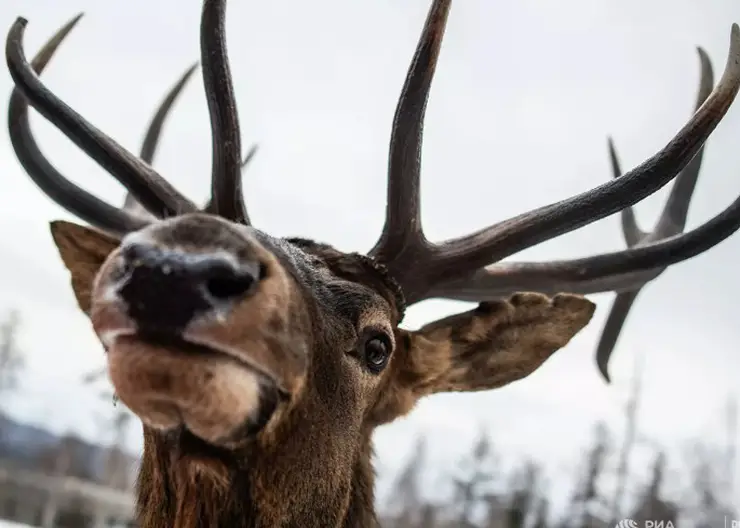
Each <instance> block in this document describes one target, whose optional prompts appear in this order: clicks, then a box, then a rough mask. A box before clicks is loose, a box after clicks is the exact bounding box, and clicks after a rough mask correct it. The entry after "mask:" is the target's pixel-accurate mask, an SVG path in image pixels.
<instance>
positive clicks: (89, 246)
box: [49, 220, 121, 314]
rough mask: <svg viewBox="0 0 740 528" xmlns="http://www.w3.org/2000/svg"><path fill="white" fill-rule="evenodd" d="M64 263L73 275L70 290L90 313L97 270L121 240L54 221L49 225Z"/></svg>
mask: <svg viewBox="0 0 740 528" xmlns="http://www.w3.org/2000/svg"><path fill="white" fill-rule="evenodd" d="M49 227H50V229H51V236H52V238H53V239H54V243H55V244H56V246H57V249H58V250H59V255H60V256H61V257H62V261H63V262H64V265H65V266H66V267H67V269H68V270H69V273H70V274H71V275H72V289H73V290H74V293H75V297H76V298H77V304H78V305H79V306H80V309H82V311H83V312H85V313H86V314H89V313H90V294H91V292H92V286H93V281H94V280H95V276H96V275H97V274H98V270H100V267H101V266H102V265H103V263H104V262H105V259H106V258H108V255H110V254H111V252H112V251H113V250H115V249H116V248H117V247H118V246H119V244H120V243H121V241H120V240H119V239H117V238H115V237H113V236H111V235H106V234H105V233H102V232H100V231H96V230H94V229H92V228H90V227H85V226H81V225H78V224H74V223H72V222H65V221H63V220H56V221H54V222H51V223H50V225H49Z"/></svg>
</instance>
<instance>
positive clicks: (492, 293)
mask: <svg viewBox="0 0 740 528" xmlns="http://www.w3.org/2000/svg"><path fill="white" fill-rule="evenodd" d="M450 3H451V0H436V1H435V2H434V3H433V5H432V8H431V10H430V12H429V15H428V17H427V21H426V24H425V26H424V29H423V31H422V36H421V39H420V42H419V45H418V47H417V49H416V53H415V55H414V58H413V60H412V64H411V67H410V69H409V72H408V76H407V77H406V82H405V84H404V87H403V90H402V93H401V96H400V100H399V103H398V106H397V108H396V115H395V118H394V121H393V129H392V135H391V143H390V160H389V168H388V202H387V203H388V205H387V209H386V221H385V225H384V227H383V232H382V234H381V236H380V239H379V240H378V242H377V244H376V245H375V247H374V248H373V249H372V250H371V254H372V255H373V256H375V257H376V258H377V259H378V260H380V261H381V262H383V263H385V264H386V266H387V267H388V268H389V270H390V272H391V273H392V274H393V276H394V277H395V278H396V279H397V280H398V281H399V283H400V284H401V286H402V288H403V290H404V292H405V294H406V297H407V299H408V301H409V303H414V302H418V301H421V300H423V299H427V298H431V297H443V298H450V299H459V300H466V301H475V302H480V301H484V300H490V299H495V298H498V297H500V296H502V295H507V294H509V293H510V292H512V291H514V290H534V291H542V292H558V291H569V292H575V293H592V292H600V291H611V290H633V289H634V288H635V286H639V285H641V284H644V283H645V282H646V281H647V280H650V279H651V278H654V277H655V276H656V274H657V273H659V272H660V270H661V269H664V268H665V267H666V266H669V265H670V264H673V263H676V262H680V261H682V260H686V259H687V258H690V257H692V256H695V255H697V254H699V253H701V252H703V251H706V250H707V249H709V248H711V247H712V246H714V245H715V244H717V243H719V242H720V241H722V240H724V239H725V238H726V237H728V236H729V235H730V234H732V233H733V232H735V231H736V230H737V229H738V228H739V227H740V200H738V201H736V202H734V203H733V204H732V205H731V206H730V207H728V208H727V209H726V210H725V211H723V212H722V213H720V214H719V215H718V216H716V217H715V218H713V219H712V220H710V221H709V222H706V223H705V224H703V225H702V226H700V227H698V228H696V229H694V230H692V231H690V232H688V233H685V234H683V235H676V236H667V237H663V238H661V239H660V240H651V243H650V244H647V243H644V244H640V245H636V246H635V247H632V248H630V249H628V250H626V251H621V252H618V253H611V254H604V255H597V256H593V257H588V258H583V259H576V260H570V261H553V262H547V263H518V262H504V263H498V264H494V265H490V263H492V262H496V261H499V260H501V259H503V258H505V257H508V256H510V255H513V254H515V253H517V252H519V251H521V250H523V249H526V248H528V247H531V246H533V245H535V244H538V243H540V242H543V241H545V240H548V239H550V238H553V237H556V236H558V235H561V234H564V233H567V232H570V231H573V230H575V229H577V228H579V227H582V226H585V225H587V224H590V223H592V222H595V221H596V220H599V219H601V218H604V217H606V216H608V215H610V214H613V213H615V212H618V211H620V210H622V209H624V208H625V207H628V206H630V205H633V204H635V203H637V202H638V201H640V200H642V199H643V198H645V197H647V196H649V195H650V194H652V193H654V192H655V191H657V190H658V189H660V188H661V187H663V186H664V185H666V184H667V183H668V182H669V181H670V180H672V179H673V178H674V177H675V176H676V175H677V174H678V173H679V172H681V171H682V170H683V169H684V168H685V167H686V166H687V165H688V164H689V162H690V161H691V160H692V158H694V157H695V156H696V155H697V153H698V152H699V151H700V149H701V147H702V145H703V144H704V142H705V141H706V139H707V138H708V137H709V135H710V134H711V132H712V131H714V129H715V127H716V126H717V124H718V123H719V122H720V120H721V119H722V117H723V116H724V115H725V113H726V112H727V110H728V108H729V107H730V105H731V103H732V102H733V100H734V98H735V96H736V94H737V91H738V87H740V29H739V28H738V26H737V24H733V26H732V31H731V36H730V51H729V56H728V59H727V65H726V67H725V71H724V74H723V76H722V79H721V80H720V82H719V84H718V85H717V87H716V88H715V89H714V90H713V91H712V93H711V95H709V97H707V99H706V101H705V102H704V104H702V105H701V106H700V108H699V109H698V110H697V111H696V113H695V114H694V115H693V116H692V118H691V119H690V120H689V122H688V123H687V124H686V125H685V126H684V127H683V128H682V129H681V130H680V131H679V132H678V134H676V136H675V137H674V138H673V139H672V140H671V141H670V142H669V143H668V144H667V145H666V146H665V148H663V149H662V150H661V151H660V152H658V153H657V154H656V155H654V156H652V157H651V158H649V159H648V160H647V161H645V162H644V163H642V164H641V165H639V166H638V167H636V168H635V169H633V170H631V171H629V172H627V173H625V174H624V175H622V176H620V177H619V178H615V179H613V180H612V181H609V182H607V183H605V184H602V185H600V186H598V187H596V188H594V189H591V190H590V191H587V192H584V193H582V194H579V195H577V196H574V197H571V198H568V199H565V200H562V201H560V202H557V203H553V204H550V205H547V206H544V207H540V208H539V209H535V210H533V211H529V212H527V213H523V214H521V215H519V216H516V217H514V218H510V219H508V220H505V221H503V222H499V223H497V224H494V225H492V226H490V227H488V228H486V229H483V230H481V231H478V232H476V233H473V234H471V235H467V236H464V237H460V238H457V239H452V240H447V241H445V242H441V243H439V244H432V243H431V242H429V241H428V240H427V239H426V237H425V236H424V233H423V230H422V226H421V221H420V200H419V177H420V158H421V143H422V123H423V118H424V112H425V108H426V101H427V98H428V95H429V90H430V86H431V81H432V77H433V73H434V70H435V66H436V63H437V57H438V55H439V51H440V46H441V42H442V36H443V33H444V29H445V24H446V21H447V15H448V12H449V8H450ZM690 170H691V169H688V172H690ZM682 186H683V185H682ZM674 201H675V200H674ZM661 232H662V231H661ZM486 265H489V266H488V267H484V266H486Z"/></svg>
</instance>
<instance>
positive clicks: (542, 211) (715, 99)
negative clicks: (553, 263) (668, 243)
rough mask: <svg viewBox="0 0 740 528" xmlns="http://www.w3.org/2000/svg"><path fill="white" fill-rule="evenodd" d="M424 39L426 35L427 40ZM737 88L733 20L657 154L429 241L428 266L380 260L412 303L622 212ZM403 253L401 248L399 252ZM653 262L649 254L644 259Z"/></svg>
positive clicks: (714, 120)
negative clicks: (478, 226)
mask: <svg viewBox="0 0 740 528" xmlns="http://www.w3.org/2000/svg"><path fill="white" fill-rule="evenodd" d="M436 5H437V4H435V6H436ZM433 9H434V8H433ZM425 29H426V28H425ZM424 38H425V35H423V36H422V41H423V39H424ZM738 88H740V27H738V25H737V24H733V25H732V31H731V36H730V50H729V53H728V57H727V63H726V67H725V71H724V74H723V75H722V79H721V80H720V82H719V84H718V85H717V87H716V89H715V90H714V91H713V92H712V94H711V95H710V96H709V98H708V99H707V100H706V102H705V103H704V104H703V105H702V106H701V108H699V110H698V111H697V112H696V113H695V114H694V115H693V116H692V118H691V119H690V120H689V122H688V123H687V124H686V125H685V126H684V127H683V128H682V129H681V130H680V131H679V132H678V133H677V134H676V136H675V137H674V138H673V139H672V140H671V141H670V142H669V143H668V144H667V145H666V147H664V148H663V149H662V150H661V151H660V152H658V153H657V154H656V155H654V156H652V157H651V158H649V159H648V160H647V161H645V162H644V163H642V164H641V165H639V166H638V167H636V168H635V169H633V170H632V171H630V172H628V173H626V174H625V175H623V176H621V177H619V178H615V179H613V180H611V181H609V182H607V183H604V184H602V185H600V186H598V187H596V188H593V189H591V190H590V191H586V192H584V193H581V194H579V195H576V196H573V197H571V198H568V199H565V200H562V201H560V202H556V203H553V204H550V205H547V206H544V207H540V208H538V209H535V210H532V211H529V212H527V213H524V214H521V215H519V216H516V217H514V218H510V219H508V220H505V221H503V222H500V223H498V224H494V225H493V226H490V227H488V228H486V229H483V230H480V231H478V232H476V233H473V234H471V235H468V236H464V237H460V238H457V239H453V240H448V241H445V242H443V243H441V244H436V245H433V246H432V245H427V246H426V247H425V248H424V253H425V254H424V255H423V257H424V258H423V260H424V261H425V262H423V263H424V264H425V267H424V268H421V266H414V265H412V264H414V261H417V260H422V259H419V252H418V251H417V252H411V253H407V254H405V255H401V257H402V258H399V257H395V258H393V259H389V260H386V258H383V259H381V260H382V261H384V263H385V264H386V265H387V266H388V268H389V269H390V271H391V273H392V274H393V275H394V276H395V277H396V279H397V280H398V281H399V283H401V285H402V287H403V288H404V291H405V293H406V296H407V299H408V300H409V302H416V301H418V300H420V299H423V298H425V297H427V296H428V295H427V294H428V293H429V291H430V290H432V289H433V288H434V287H435V285H437V284H439V283H443V282H449V281H454V280H456V279H458V278H461V277H466V276H469V275H470V274H471V273H475V271H476V270H477V269H479V268H480V267H481V266H485V265H486V264H487V263H490V262H495V261H497V260H501V259H503V258H505V257H507V256H509V255H512V254H514V253H516V252H518V251H521V250H523V249H525V248H527V247H530V246H532V245H535V244H538V243H540V242H543V241H545V240H548V239H550V238H553V237H556V236H558V235H561V234H564V233H567V232H570V231H573V230H575V229H578V228H580V227H583V226H585V225H588V224H590V223H592V222H595V221H597V220H600V219H601V218H604V217H606V216H608V215H610V214H613V213H615V212H617V211H620V210H622V209H624V208H625V207H626V206H629V205H632V204H634V203H636V202H638V201H640V200H642V199H643V198H645V197H647V196H648V195H650V194H652V193H654V192H655V191H657V190H658V189H660V188H661V187H663V186H664V185H666V184H667V183H668V182H669V181H670V180H672V179H673V178H674V177H675V176H676V175H677V174H678V173H679V172H680V171H681V170H682V169H683V168H684V167H685V166H686V165H687V164H688V163H689V162H690V161H691V159H692V158H693V157H694V155H695V154H696V153H697V152H698V150H699V149H700V148H701V147H702V145H703V144H704V142H705V141H706V139H707V138H708V137H709V135H710V134H711V132H713V131H714V129H715V128H716V126H717V124H718V123H719V122H720V120H721V119H722V118H723V117H724V115H725V113H726V112H727V110H728V109H729V107H730V105H731V104H732V102H733V100H734V99H735V96H736V95H737V92H738ZM389 209H390V207H389ZM401 253H402V252H401V251H396V254H399V255H400V254H401ZM376 254H377V255H381V254H382V252H381V251H377V252H376ZM648 255H650V254H648ZM641 258H645V257H641ZM649 261H650V259H647V258H645V260H643V261H642V262H649ZM638 268H639V267H638Z"/></svg>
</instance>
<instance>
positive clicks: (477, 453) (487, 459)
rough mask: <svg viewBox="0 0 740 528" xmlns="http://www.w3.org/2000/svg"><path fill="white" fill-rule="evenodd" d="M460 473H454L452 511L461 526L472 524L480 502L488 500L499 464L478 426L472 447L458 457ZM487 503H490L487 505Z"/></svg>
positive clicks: (485, 436) (466, 526) (470, 525)
mask: <svg viewBox="0 0 740 528" xmlns="http://www.w3.org/2000/svg"><path fill="white" fill-rule="evenodd" d="M460 467H461V469H462V472H461V474H459V475H456V476H455V477H453V485H454V512H455V516H456V521H457V525H458V526H459V527H460V528H468V527H472V526H475V524H474V523H473V517H474V515H475V513H476V510H477V509H478V507H479V506H482V505H483V503H484V502H485V503H488V504H490V502H491V487H492V484H493V482H494V481H495V479H496V473H497V470H498V467H499V462H498V457H497V456H496V453H495V451H494V449H493V443H492V442H491V438H490V437H489V436H488V433H487V432H486V431H485V430H481V432H480V435H479V436H478V439H477V440H476V442H475V444H474V445H473V450H472V452H471V453H470V454H468V455H467V456H466V457H464V459H463V460H462V461H461V464H460ZM489 507H490V506H489Z"/></svg>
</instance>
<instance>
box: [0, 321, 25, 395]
mask: <svg viewBox="0 0 740 528" xmlns="http://www.w3.org/2000/svg"><path fill="white" fill-rule="evenodd" d="M20 322H21V319H20V314H19V312H18V311H17V310H11V311H10V312H9V313H8V314H7V315H6V316H5V319H4V320H3V321H2V322H0V399H2V396H3V395H4V394H6V393H8V392H10V391H13V390H15V389H16V388H17V387H18V381H19V379H20V375H21V372H22V370H23V368H24V366H25V358H24V356H23V352H22V350H21V349H20V347H18V331H19V329H20Z"/></svg>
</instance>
